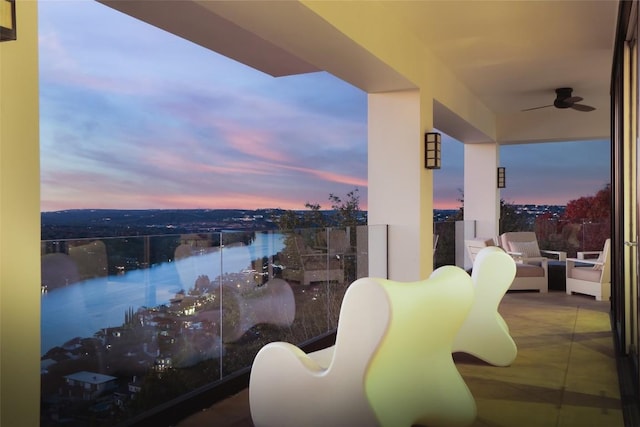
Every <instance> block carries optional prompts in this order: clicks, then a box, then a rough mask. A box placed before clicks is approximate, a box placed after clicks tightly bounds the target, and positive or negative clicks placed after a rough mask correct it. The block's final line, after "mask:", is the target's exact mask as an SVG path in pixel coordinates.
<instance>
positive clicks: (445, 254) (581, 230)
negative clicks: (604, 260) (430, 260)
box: [434, 218, 611, 268]
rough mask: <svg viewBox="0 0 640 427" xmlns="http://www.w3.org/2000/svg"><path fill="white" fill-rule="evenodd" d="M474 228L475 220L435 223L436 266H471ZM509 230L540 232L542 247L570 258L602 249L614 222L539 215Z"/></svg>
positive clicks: (539, 239)
mask: <svg viewBox="0 0 640 427" xmlns="http://www.w3.org/2000/svg"><path fill="white" fill-rule="evenodd" d="M474 230H475V225H474V221H440V222H435V223H434V236H437V245H436V247H435V252H434V268H437V267H440V266H442V265H457V266H459V267H462V268H470V267H471V263H470V260H469V258H468V256H467V255H466V253H465V251H466V248H465V243H464V240H465V239H466V238H469V239H470V238H474V237H476V236H475V231H474ZM508 231H533V232H535V233H536V237H537V239H538V246H539V247H540V249H546V250H552V251H564V252H566V253H567V256H568V257H570V258H574V257H576V254H577V252H585V251H600V250H602V248H603V246H604V241H605V240H606V239H607V238H609V237H610V235H611V223H610V222H609V221H597V222H596V221H582V220H581V221H566V220H559V219H548V218H537V219H535V220H534V221H530V222H529V223H527V225H526V227H523V228H520V229H518V230H508ZM478 237H488V238H496V237H497V236H478Z"/></svg>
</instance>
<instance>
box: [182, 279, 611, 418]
mask: <svg viewBox="0 0 640 427" xmlns="http://www.w3.org/2000/svg"><path fill="white" fill-rule="evenodd" d="M609 311H610V304H609V302H601V301H595V300H594V299H593V298H592V297H587V296H581V295H566V294H565V293H564V292H557V291H551V292H549V293H547V294H540V293H532V292H519V293H508V294H507V295H505V297H504V299H503V301H502V303H501V305H500V312H501V314H502V315H503V317H504V318H505V320H506V321H507V324H508V325H509V328H510V331H511V335H512V337H513V339H514V340H515V342H516V344H517V346H518V357H517V358H516V360H515V362H514V363H513V364H512V365H511V366H509V367H503V368H500V367H493V366H489V365H487V364H485V363H483V362H481V361H479V360H477V359H475V358H473V357H471V356H468V355H464V354H456V355H455V357H454V359H455V361H456V365H457V367H458V369H459V371H460V373H461V374H462V376H463V377H464V379H465V381H466V383H467V385H468V386H469V389H470V390H471V392H472V394H473V396H474V397H475V399H476V404H477V407H478V416H477V418H476V420H475V422H474V424H473V426H474V427H509V426H519V427H537V426H540V427H549V426H558V427H570V426H571V427H573V426H575V427H578V426H579V427H586V426H593V427H617V426H624V419H623V412H622V405H621V400H620V388H619V383H618V373H617V372H618V371H617V366H616V357H615V351H614V339H613V333H612V331H611V323H610V317H609ZM248 396H249V395H248V390H243V391H242V392H240V393H238V394H237V395H235V396H232V397H231V398H228V399H226V400H224V401H221V402H219V403H217V404H215V405H214V406H212V407H210V408H208V409H206V410H204V411H202V412H199V413H196V414H193V415H192V416H190V417H188V418H186V419H184V420H183V421H182V422H181V423H179V424H178V426H179V427H195V426H203V425H215V426H217V427H223V426H229V427H231V426H234V427H243V426H253V423H252V422H251V415H250V412H249V397H248Z"/></svg>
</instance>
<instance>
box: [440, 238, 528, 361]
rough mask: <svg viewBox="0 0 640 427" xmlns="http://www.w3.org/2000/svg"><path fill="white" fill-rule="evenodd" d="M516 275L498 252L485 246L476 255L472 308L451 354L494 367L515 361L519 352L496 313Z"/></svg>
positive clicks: (512, 264) (511, 264)
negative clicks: (475, 359)
mask: <svg viewBox="0 0 640 427" xmlns="http://www.w3.org/2000/svg"><path fill="white" fill-rule="evenodd" d="M434 274H435V273H434ZM515 274H516V263H515V261H514V260H513V258H512V257H511V256H509V255H508V254H507V253H505V252H504V251H503V250H502V249H501V248H498V247H496V246H487V247H484V248H482V249H480V251H478V253H477V255H476V256H475V261H474V263H473V270H472V273H471V279H472V280H473V285H474V295H475V296H474V300H473V305H472V306H471V311H470V312H469V315H468V316H467V318H466V319H465V321H464V323H463V325H462V327H461V328H460V331H458V334H457V335H456V338H455V340H454V341H453V352H464V353H467V354H471V355H473V356H475V357H477V358H479V359H481V360H483V361H485V362H487V363H490V364H492V365H495V366H509V365H511V363H512V362H513V361H514V360H515V358H516V355H517V354H518V348H517V347H516V343H515V342H514V341H513V339H512V338H511V335H510V334H509V327H508V326H507V323H506V322H505V321H504V319H503V318H502V316H501V315H500V313H498V306H499V305H500V301H502V297H503V296H504V294H505V293H506V292H507V289H509V286H510V285H511V282H513V279H514V277H515Z"/></svg>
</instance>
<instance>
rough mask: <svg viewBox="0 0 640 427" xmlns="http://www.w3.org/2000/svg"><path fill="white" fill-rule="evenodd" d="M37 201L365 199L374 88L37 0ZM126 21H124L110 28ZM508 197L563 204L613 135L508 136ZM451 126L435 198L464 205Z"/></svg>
mask: <svg viewBox="0 0 640 427" xmlns="http://www.w3.org/2000/svg"><path fill="white" fill-rule="evenodd" d="M39 20H40V133H41V139H40V148H41V184H42V187H41V210H42V211H55V210H63V209H83V208H92V209H99V208H112V209H152V208H179V209H187V208H213V209H215V208H241V209H242V208H244V209H254V208H283V209H303V208H304V205H305V203H306V202H311V203H319V204H320V205H321V206H322V207H323V208H329V207H330V202H329V200H328V197H329V194H330V193H333V194H336V195H338V196H340V197H344V196H345V195H346V194H347V192H349V191H351V190H353V189H355V188H357V189H358V190H359V194H360V205H361V207H362V208H364V209H366V207H367V99H366V94H365V93H364V92H362V91H361V90H359V89H357V88H354V87H353V86H350V85H349V84H347V83H344V82H342V81H340V80H339V79H337V78H335V77H333V76H331V75H329V74H327V73H313V74H307V75H300V76H291V77H284V78H273V77H271V76H268V75H266V74H263V73H261V72H259V71H256V70H254V69H251V68H249V67H247V66H245V65H242V64H239V63H237V62H235V61H233V60H230V59H228V58H225V57H223V56H220V55H218V54H216V53H214V52H211V51H209V50H206V49H204V48H202V47H200V46H197V45H195V44H193V43H191V42H188V41H185V40H182V39H180V38H178V37H176V36H173V35H170V34H168V33H166V32H164V31H162V30H160V29H157V28H155V27H152V26H150V25H148V24H145V23H143V22H140V21H138V20H135V19H133V18H131V17H129V16H127V15H124V14H122V13H120V12H117V11H115V10H112V9H110V8H109V7H106V6H104V5H102V4H100V3H97V2H95V1H93V0H70V1H64V0H60V1H52V0H41V1H40V2H39ZM114 29H117V31H114ZM500 156H501V161H500V164H501V166H505V167H506V168H507V188H506V189H505V190H503V191H502V198H503V199H505V200H506V201H508V202H511V203H518V204H519V203H546V204H565V203H566V202H567V201H568V200H571V199H575V198H578V197H582V196H588V195H593V194H595V193H596V192H597V191H598V190H599V189H601V188H602V187H603V186H604V185H605V184H607V183H608V182H609V181H610V178H609V158H610V155H609V143H608V141H592V142H573V143H567V142H564V143H545V144H534V145H526V146H505V147H502V148H501V151H500ZM462 169H463V145H462V144H461V143H459V142H457V141H453V140H450V139H448V138H445V141H444V143H443V164H442V169H441V170H438V171H435V172H434V181H435V196H434V197H435V201H434V203H435V208H437V209H446V208H457V207H459V206H460V203H459V202H458V201H457V199H459V198H460V197H461V195H462V193H461V190H462V187H463V172H462Z"/></svg>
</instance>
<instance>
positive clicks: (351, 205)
mask: <svg viewBox="0 0 640 427" xmlns="http://www.w3.org/2000/svg"><path fill="white" fill-rule="evenodd" d="M329 200H331V208H332V209H333V210H334V211H335V212H336V218H335V220H334V221H335V222H336V224H338V225H340V226H342V227H353V226H356V225H360V224H366V223H367V219H366V216H365V215H363V213H362V211H360V194H358V189H357V188H356V189H354V190H352V191H349V192H348V193H347V198H346V200H345V201H344V202H343V201H342V199H340V197H338V196H336V195H335V194H333V193H331V194H329Z"/></svg>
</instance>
